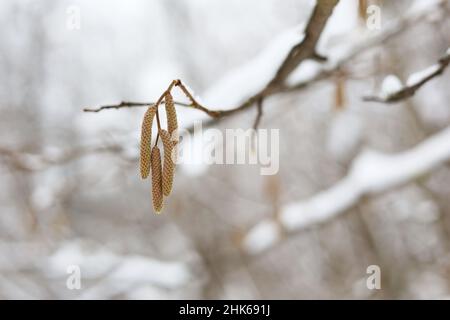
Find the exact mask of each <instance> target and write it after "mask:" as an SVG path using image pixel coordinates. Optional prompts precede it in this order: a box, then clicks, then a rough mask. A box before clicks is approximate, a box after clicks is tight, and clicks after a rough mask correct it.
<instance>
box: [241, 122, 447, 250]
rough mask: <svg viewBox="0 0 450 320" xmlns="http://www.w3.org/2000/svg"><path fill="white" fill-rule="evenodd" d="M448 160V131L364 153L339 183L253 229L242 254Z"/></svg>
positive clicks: (324, 220) (284, 207)
mask: <svg viewBox="0 0 450 320" xmlns="http://www.w3.org/2000/svg"><path fill="white" fill-rule="evenodd" d="M449 160H450V127H449V128H447V129H445V130H443V131H441V132H440V133H438V134H436V135H434V136H432V137H431V138H428V139H427V140H425V141H424V142H422V143H421V144H419V145H417V146H416V147H414V148H412V149H410V150H408V151H405V152H401V153H399V154H394V155H391V154H384V153H380V152H376V151H372V150H367V151H365V152H363V153H362V154H361V155H360V156H358V157H357V158H356V159H355V160H354V162H353V165H352V166H351V168H350V171H349V173H348V174H347V176H346V177H344V178H343V179H342V180H341V181H340V182H338V183H336V184H335V185H334V186H332V187H330V188H329V189H327V190H324V191H322V192H319V193H318V194H316V195H315V196H313V197H311V198H309V199H306V200H303V201H299V202H293V203H288V204H286V205H284V206H283V207H282V208H281V211H280V215H279V217H278V220H277V221H274V220H271V219H267V220H264V221H262V222H260V223H258V224H257V225H256V226H254V227H253V228H252V229H250V231H249V232H248V234H247V235H246V237H245V238H244V240H243V243H242V244H243V248H244V250H245V251H247V252H249V253H252V254H256V253H259V252H261V251H263V250H265V249H267V248H269V247H271V246H272V245H274V244H275V243H277V242H278V241H279V240H280V239H281V235H282V231H283V230H286V231H298V230H302V229H305V228H308V227H311V226H313V225H316V224H320V223H324V222H327V221H329V220H330V219H332V218H334V217H336V216H338V215H339V214H341V213H343V212H345V211H346V210H348V209H349V208H351V207H352V206H354V205H355V204H357V202H358V201H359V199H361V197H362V196H364V195H370V194H376V193H379V192H382V191H385V190H387V189H389V188H393V187H396V186H399V185H402V184H404V183H407V182H409V181H411V180H414V179H415V178H418V177H420V176H422V175H424V174H426V173H427V172H429V171H430V170H432V169H433V168H435V167H437V166H438V165H440V164H442V163H444V162H446V161H449Z"/></svg>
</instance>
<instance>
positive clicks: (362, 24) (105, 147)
mask: <svg viewBox="0 0 450 320" xmlns="http://www.w3.org/2000/svg"><path fill="white" fill-rule="evenodd" d="M367 2H368V3H372V4H376V5H379V6H380V8H381V18H382V20H381V28H380V29H377V30H370V29H369V28H367V26H366V21H365V19H363V18H362V16H361V14H360V10H359V5H360V4H362V3H367ZM367 2H366V1H358V0H341V1H340V3H339V4H338V6H337V7H336V9H335V12H334V13H333V15H332V17H331V18H330V20H329V22H328V25H327V27H326V29H325V31H324V33H323V34H322V37H321V39H320V42H319V45H318V50H319V53H321V54H323V55H326V56H328V58H329V60H328V62H326V63H324V64H319V63H317V62H313V61H305V62H304V63H303V64H301V65H300V66H299V67H298V69H297V70H295V71H294V73H293V74H292V75H291V77H290V78H289V83H292V84H295V83H302V82H305V81H309V80H310V79H312V78H314V77H315V76H316V75H317V74H320V72H323V71H324V70H325V71H326V70H328V69H333V68H334V67H335V66H336V64H338V63H340V61H342V60H345V59H347V58H348V56H350V55H352V53H354V52H355V51H358V50H359V49H358V48H364V50H359V51H361V52H358V54H356V55H355V57H353V58H352V59H351V60H349V62H348V63H346V64H345V66H344V67H343V73H342V74H340V75H339V76H337V75H336V74H334V75H331V76H329V77H327V79H325V80H323V81H319V82H316V83H314V84H313V85H311V86H308V87H307V88H306V89H303V90H298V91H292V92H288V93H283V94H280V95H276V96H273V97H270V98H268V99H266V101H265V102H264V115H263V118H262V120H261V123H260V128H268V129H271V128H273V129H280V170H279V173H278V174H277V175H275V176H261V175H260V171H259V167H257V166H251V165H226V166H225V165H212V166H209V167H207V166H200V167H198V166H189V165H186V166H181V167H180V168H178V170H177V174H176V177H175V184H174V191H173V194H172V195H171V196H170V198H169V199H168V200H167V201H166V207H165V209H164V213H163V214H162V215H159V216H157V215H154V214H153V209H152V206H151V198H150V186H149V183H148V182H147V181H142V180H141V179H140V177H139V170H138V143H139V136H140V122H141V118H142V116H143V113H144V109H143V108H132V109H121V110H107V111H102V112H100V113H84V112H82V109H83V108H84V107H86V106H93V105H94V106H95V105H101V104H109V103H118V102H120V101H121V100H131V101H154V100H156V99H157V98H158V97H159V95H160V94H161V93H162V91H163V90H165V89H166V88H167V86H168V84H169V83H170V81H171V80H173V79H177V78H179V79H182V80H183V81H185V82H186V83H188V84H189V86H190V87H191V88H193V89H194V90H195V92H196V94H197V95H199V96H200V97H201V99H202V101H204V103H205V105H207V106H210V107H217V108H228V107H232V106H235V105H237V104H238V103H239V102H241V101H242V100H243V99H245V98H247V97H249V96H251V95H252V94H254V93H255V92H257V91H258V90H260V89H261V88H262V87H264V85H265V84H266V83H267V82H268V81H269V80H270V79H271V77H272V76H273V75H274V73H275V71H276V69H277V67H278V66H279V65H280V63H281V62H282V61H283V59H284V58H285V56H286V54H287V52H288V51H289V50H290V48H291V47H292V46H293V45H295V44H296V43H298V42H299V41H300V40H301V39H302V37H303V34H302V30H303V29H304V26H305V24H306V23H307V21H308V18H309V16H310V14H311V10H312V8H313V7H314V4H315V1H313V0H283V1H276V0H264V1H261V0H247V1H237V0H228V1H225V0H223V1H206V0H180V1H175V0H166V1H162V0H161V1H143V0H141V1H138V0H132V1H118V0H117V1H111V0H95V1H88V0H73V1H65V0H64V1H56V0H51V1H32V0H19V1H18V0H6V1H1V3H0V21H1V22H0V23H1V28H0V39H1V41H0V46H1V49H0V75H1V77H0V79H1V85H0V111H1V117H0V299H43V298H47V299H113V298H119V299H176V298H178V299H187V298H190V299H202V298H209V299H211V298H215V299H230V298H233V299H241V298H247V299H252V298H256V299H258V298H259V299H260V298H262V299H282V298H284V299H312V298H326V299H336V298H341V299H354V298H360V299H396V298H406V299H408V298H418V299H420V298H435V299H442V298H448V297H450V251H449V250H450V243H449V240H450V199H449V195H450V129H449V127H448V126H449V125H450V105H449V102H448V101H450V92H449V90H448V88H449V80H450V70H447V71H446V72H444V74H443V75H442V76H440V77H437V78H435V79H433V80H432V81H430V82H429V83H427V84H426V85H425V86H424V87H422V88H421V89H420V90H419V91H418V92H417V93H416V95H415V96H414V97H413V98H412V99H408V100H404V101H402V102H400V103H397V104H383V103H374V102H365V101H363V96H365V95H375V94H376V95H378V96H381V97H387V96H389V94H391V93H392V92H395V91H397V90H399V89H401V88H402V87H404V86H405V85H411V84H414V83H415V82H417V81H418V80H420V79H421V78H423V77H425V76H426V75H427V74H429V73H430V72H432V71H433V70H435V69H433V68H435V67H434V65H435V64H436V63H437V61H438V60H439V58H441V57H443V56H445V55H446V54H447V55H448V54H450V53H449V51H448V49H449V46H450V33H449V30H450V19H449V16H450V13H449V12H450V11H449V9H450V3H449V1H434V0H433V1H423V0H415V1H413V0H400V1H381V0H378V1H367ZM74 12H79V14H80V28H79V29H77V28H75V29H73V28H70V27H68V21H70V17H71V15H73V13H74ZM402 19H403V20H406V21H408V22H409V24H408V25H407V26H406V27H405V26H404V25H402V24H401V23H400V22H401V21H403V20H402ZM390 32H391V33H396V34H395V35H394V36H390V37H389V38H388V39H387V40H382V38H383V37H384V36H385V35H386V34H389V33H390ZM380 39H381V40H380ZM430 67H431V68H430ZM344 71H345V72H344ZM338 96H339V97H340V98H338ZM342 98H343V99H342ZM255 115H256V109H255V108H251V109H249V110H248V111H246V112H243V113H240V114H236V115H235V116H231V117H228V118H226V119H225V120H224V121H221V122H220V123H219V124H218V125H215V128H218V129H221V130H225V129H226V128H243V129H247V128H250V127H251V126H252V124H253V121H254V117H255ZM178 119H179V123H180V125H181V126H189V125H190V124H191V123H192V121H193V120H195V119H207V116H205V115H204V114H202V113H201V112H199V111H197V110H186V109H182V108H180V109H179V115H178ZM70 265H78V266H80V268H81V276H82V279H81V283H82V288H81V289H80V290H69V289H68V288H67V286H66V280H67V278H68V276H69V274H68V273H67V268H68V266H70ZM369 265H378V266H380V268H381V274H382V282H381V285H382V289H381V290H369V289H368V288H367V287H366V279H367V276H368V274H367V273H366V270H367V267H368V266H369Z"/></svg>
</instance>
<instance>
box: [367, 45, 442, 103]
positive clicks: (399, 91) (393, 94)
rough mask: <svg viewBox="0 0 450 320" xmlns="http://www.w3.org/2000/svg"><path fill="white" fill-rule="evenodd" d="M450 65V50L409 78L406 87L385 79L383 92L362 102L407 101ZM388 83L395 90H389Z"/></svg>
mask: <svg viewBox="0 0 450 320" xmlns="http://www.w3.org/2000/svg"><path fill="white" fill-rule="evenodd" d="M449 64H450V48H449V49H448V50H447V53H446V54H445V56H443V57H442V58H441V59H439V61H438V62H437V63H436V64H434V65H432V66H430V67H428V68H426V69H424V70H422V71H419V72H416V73H414V74H412V75H410V76H409V78H408V80H407V81H406V86H403V85H402V84H401V83H400V82H399V81H391V80H390V79H392V78H387V79H388V80H387V84H386V85H383V87H384V90H383V92H381V94H380V95H379V96H367V97H364V101H371V102H382V103H396V102H399V101H402V100H405V99H408V98H410V97H412V96H414V94H415V93H416V92H417V90H419V89H420V88H421V87H422V86H423V85H425V84H426V83H427V82H428V81H430V80H432V79H434V78H435V77H438V76H440V75H441V74H442V73H444V71H445V69H446V68H447V67H448V65H449ZM390 83H393V84H394V86H395V88H393V89H392V88H391V86H390V85H388V84H390Z"/></svg>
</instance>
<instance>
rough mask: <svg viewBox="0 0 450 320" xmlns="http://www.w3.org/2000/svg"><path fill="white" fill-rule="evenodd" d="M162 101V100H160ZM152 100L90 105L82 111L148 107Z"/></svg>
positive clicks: (184, 104) (184, 105)
mask: <svg viewBox="0 0 450 320" xmlns="http://www.w3.org/2000/svg"><path fill="white" fill-rule="evenodd" d="M162 103H164V102H162ZM174 103H175V104H176V105H179V106H183V107H189V106H190V104H188V103H183V102H177V101H174ZM154 104H155V103H154V102H131V101H122V102H120V103H119V104H111V105H105V106H100V107H96V108H92V107H87V108H84V109H83V111H84V112H100V111H102V110H106V109H122V108H135V107H148V106H151V105H154Z"/></svg>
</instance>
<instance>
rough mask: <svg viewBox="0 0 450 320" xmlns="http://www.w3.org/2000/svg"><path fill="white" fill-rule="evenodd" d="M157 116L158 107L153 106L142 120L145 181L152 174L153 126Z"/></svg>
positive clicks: (143, 173) (143, 172) (142, 164)
mask: <svg viewBox="0 0 450 320" xmlns="http://www.w3.org/2000/svg"><path fill="white" fill-rule="evenodd" d="M155 114H156V106H151V107H149V108H148V109H147V111H146V112H145V115H144V119H143V120H142V129H141V164H140V169H141V177H142V179H145V178H147V177H148V175H149V173H150V167H151V164H150V162H151V157H150V154H151V149H152V146H151V143H152V126H153V118H154V117H155Z"/></svg>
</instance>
